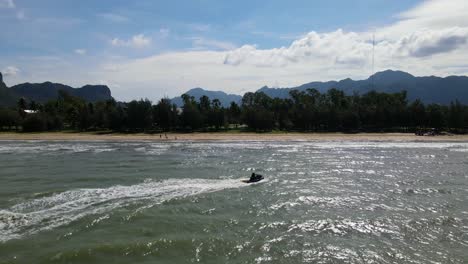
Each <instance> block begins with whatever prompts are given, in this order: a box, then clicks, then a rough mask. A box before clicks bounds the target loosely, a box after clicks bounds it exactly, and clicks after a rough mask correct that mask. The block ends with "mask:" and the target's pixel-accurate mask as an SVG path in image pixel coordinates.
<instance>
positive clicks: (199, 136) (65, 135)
mask: <svg viewBox="0 0 468 264" xmlns="http://www.w3.org/2000/svg"><path fill="white" fill-rule="evenodd" d="M166 135H167V138H166V136H165V134H162V135H161V136H160V134H121V133H112V134H98V133H76V132H46V133H11V132H3V133H0V140H49V141H142V140H145V141H174V140H185V141H197V140H222V141H223V140H224V141H408V142H410V141H411V142H413V141H425V142H426V141H427V142H430V141H466V142H468V135H453V136H416V135H414V134H411V133H358V134H345V133H229V132H219V133H167V134H166Z"/></svg>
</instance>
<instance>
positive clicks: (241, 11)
mask: <svg viewBox="0 0 468 264" xmlns="http://www.w3.org/2000/svg"><path fill="white" fill-rule="evenodd" d="M467 14H468V1H467V0H450V1H448V0H426V1H422V0H392V1H390V0H354V1H349V0H328V1H311V0H290V1H284V0H282V1H279V0H270V1H263V0H262V1H260V0H237V1H220V0H169V1H165V0H135V1H128V0H112V1H111V0H100V1H95V0H80V1H76V0H41V1H37V0H0V25H1V29H0V71H1V72H2V73H3V76H4V81H5V82H6V84H7V85H9V86H12V85H15V84H18V83H23V82H44V81H52V82H59V83H63V84H67V85H71V86H73V87H81V86H83V85H85V84H105V85H108V86H109V87H110V88H111V90H112V94H113V96H114V97H115V98H116V99H118V100H122V101H128V100H132V99H140V98H149V99H150V100H153V101H157V100H159V99H160V98H162V97H174V96H178V95H180V94H182V93H184V92H186V91H187V90H189V89H191V88H194V87H202V88H204V89H208V90H219V91H224V92H227V93H234V94H244V93H245V92H248V91H255V90H257V89H259V88H260V87H262V86H264V85H268V86H269V87H293V86H298V85H301V84H303V83H307V82H311V81H327V80H341V79H345V78H352V79H367V78H368V77H369V76H370V75H371V74H372V72H373V67H372V65H373V64H372V57H373V54H374V57H375V63H374V65H375V66H374V71H381V70H386V69H393V70H402V71H407V72H410V73H411V74H413V75H416V76H428V75H437V76H449V75H467V74H468V15H467ZM373 40H374V43H375V45H373Z"/></svg>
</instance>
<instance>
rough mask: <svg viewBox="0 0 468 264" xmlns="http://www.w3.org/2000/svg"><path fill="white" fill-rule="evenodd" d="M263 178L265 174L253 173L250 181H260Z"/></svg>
mask: <svg viewBox="0 0 468 264" xmlns="http://www.w3.org/2000/svg"><path fill="white" fill-rule="evenodd" d="M261 180H263V176H262V175H260V174H255V173H252V175H250V179H249V182H258V181H261Z"/></svg>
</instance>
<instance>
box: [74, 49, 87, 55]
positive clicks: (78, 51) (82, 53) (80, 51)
mask: <svg viewBox="0 0 468 264" xmlns="http://www.w3.org/2000/svg"><path fill="white" fill-rule="evenodd" d="M74 52H75V53H76V54H78V55H85V54H86V52H87V51H86V50H85V49H76V50H74Z"/></svg>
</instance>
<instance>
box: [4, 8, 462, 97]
mask: <svg viewBox="0 0 468 264" xmlns="http://www.w3.org/2000/svg"><path fill="white" fill-rule="evenodd" d="M467 6H468V5H467V4H466V0H451V1H446V0H429V1H424V2H423V3H422V4H420V5H418V6H416V7H415V8H413V9H411V10H408V11H406V12H404V13H401V14H397V16H396V18H397V20H398V21H396V22H394V23H392V24H389V25H387V26H383V27H379V28H375V29H374V28H373V29H369V30H363V31H359V32H349V31H344V30H339V29H338V30H333V31H330V32H320V33H319V32H314V31H312V32H310V33H307V34H304V35H303V36H299V37H297V38H296V39H295V40H294V41H292V42H291V43H290V44H289V45H286V46H284V47H276V48H273V49H264V48H262V47H260V46H257V45H254V44H249V43H246V45H243V46H241V47H236V46H235V45H234V44H232V43H228V42H223V41H219V40H212V39H207V38H203V37H198V38H192V39H189V40H190V41H192V46H193V49H192V50H190V51H173V52H165V53H162V54H155V55H153V56H148V57H144V58H138V59H132V58H126V57H119V58H107V57H106V58H102V59H100V60H99V61H101V62H102V64H101V65H99V66H98V67H97V68H96V69H93V70H92V71H89V70H88V69H86V70H83V71H82V72H86V74H87V75H86V82H92V81H93V80H96V81H99V80H112V87H111V88H112V92H113V95H115V96H116V98H118V99H119V100H131V99H137V98H136V97H135V96H137V97H148V98H150V99H153V100H155V99H157V98H158V97H161V96H162V95H164V94H167V95H168V96H170V97H172V96H176V95H180V94H181V93H182V92H185V91H187V89H189V88H192V87H204V88H207V89H220V88H221V89H224V91H226V92H230V93H238V94H242V93H244V92H246V91H254V90H256V89H258V88H259V87H261V86H263V85H270V86H271V85H275V84H276V86H280V87H292V86H297V85H300V84H303V83H306V82H310V81H315V80H317V81H326V80H339V79H344V78H347V77H351V78H353V79H364V78H368V77H369V75H370V74H372V54H373V50H374V51H375V69H376V70H377V71H379V70H386V69H398V70H403V71H408V72H410V73H412V74H414V75H439V76H447V75H452V74H462V75H468V64H467V63H466V61H467V60H468V19H466V14H468V7H467ZM200 29H203V26H202V27H200ZM194 31H196V30H195V29H194ZM201 31H202V30H201ZM159 34H161V35H164V34H166V32H165V31H164V29H162V30H161V31H160V32H159ZM167 34H169V31H167ZM374 34H375V47H373V44H372V42H373V35H374ZM154 37H155V38H158V40H159V35H158V36H157V35H154ZM111 44H112V45H113V46H119V47H134V48H141V47H147V46H149V45H151V39H150V38H148V37H146V36H144V35H143V34H140V35H136V36H134V37H132V38H130V39H119V38H115V39H113V40H112V41H111ZM10 63H11V64H13V63H15V62H7V65H8V64H10ZM41 65H51V64H50V63H47V64H44V63H42V64H41ZM56 65H57V64H55V66H56ZM43 67H45V66H43ZM22 68H24V67H22ZM24 70H25V71H27V72H32V71H31V70H29V69H28V68H24ZM35 72H37V71H35ZM44 72H45V74H50V75H51V76H62V75H60V73H56V74H55V75H54V74H52V73H51V69H49V68H48V69H45V70H44ZM70 72H71V73H70V76H71V77H70V78H77V77H76V72H77V71H76V70H73V71H72V70H70ZM79 72H81V71H79ZM47 77H49V75H48V76H47Z"/></svg>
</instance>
